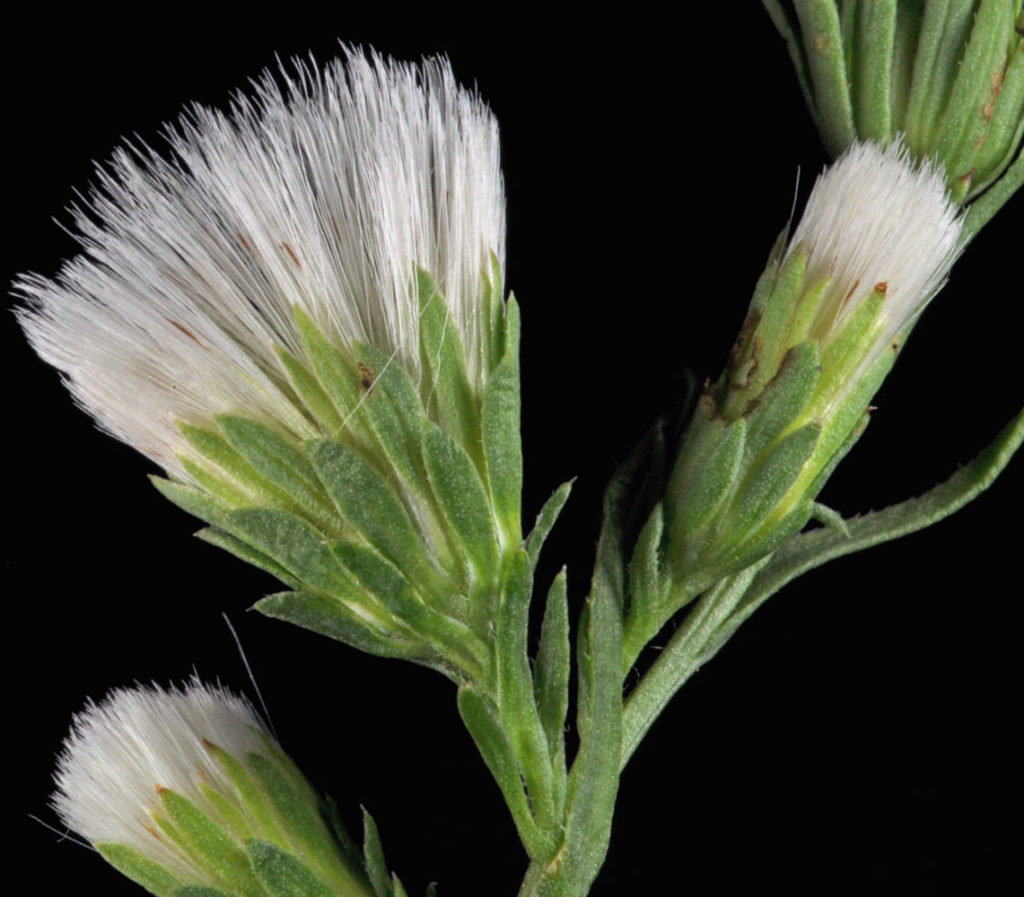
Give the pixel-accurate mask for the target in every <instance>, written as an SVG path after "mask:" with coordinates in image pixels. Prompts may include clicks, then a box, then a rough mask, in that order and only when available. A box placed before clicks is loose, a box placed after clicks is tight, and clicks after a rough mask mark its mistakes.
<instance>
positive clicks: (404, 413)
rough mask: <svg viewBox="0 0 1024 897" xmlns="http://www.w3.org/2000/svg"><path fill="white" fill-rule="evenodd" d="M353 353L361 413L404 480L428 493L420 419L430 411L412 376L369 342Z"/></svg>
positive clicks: (411, 487)
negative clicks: (426, 409)
mask: <svg viewBox="0 0 1024 897" xmlns="http://www.w3.org/2000/svg"><path fill="white" fill-rule="evenodd" d="M353 352H355V353H356V364H357V367H358V370H359V377H360V379H359V387H360V389H361V390H363V396H362V399H361V400H360V403H359V406H358V409H359V410H358V413H359V414H361V415H362V416H363V417H364V418H365V420H366V423H367V425H368V426H369V427H370V428H371V429H372V430H373V432H374V434H375V435H376V437H377V440H378V441H379V443H380V445H381V447H382V448H383V450H384V454H385V455H386V456H387V458H388V460H389V461H390V462H391V465H392V466H393V467H394V469H395V470H396V471H397V473H398V475H399V477H401V479H402V481H403V482H404V483H405V484H406V485H407V486H408V487H409V488H410V489H412V490H413V491H415V492H416V493H417V494H420V495H426V494H428V493H429V488H428V486H427V482H426V476H425V473H424V470H423V457H422V451H421V448H420V440H421V435H420V427H421V424H420V421H421V418H422V417H423V416H424V414H425V413H426V412H425V409H424V407H423V402H422V401H421V400H420V396H419V393H418V392H417V390H416V386H415V385H414V384H413V382H412V378H411V377H410V376H409V374H408V372H407V371H406V370H405V368H403V367H402V365H401V364H400V363H399V362H398V359H397V357H396V356H395V355H386V354H384V353H383V352H381V351H380V350H379V349H375V348H374V347H373V346H369V345H367V344H365V343H356V344H355V346H354V347H353Z"/></svg>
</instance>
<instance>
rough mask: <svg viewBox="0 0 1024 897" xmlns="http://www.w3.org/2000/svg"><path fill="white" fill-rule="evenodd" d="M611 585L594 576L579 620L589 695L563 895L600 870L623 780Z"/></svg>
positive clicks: (583, 683)
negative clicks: (585, 635) (620, 758)
mask: <svg viewBox="0 0 1024 897" xmlns="http://www.w3.org/2000/svg"><path fill="white" fill-rule="evenodd" d="M608 586H609V583H608V582H607V581H606V580H605V579H604V578H602V577H599V576H597V575H595V577H594V582H593V586H592V588H591V592H590V595H589V597H588V599H587V606H586V614H585V615H584V619H583V620H582V621H581V624H580V626H581V629H582V627H583V626H586V627H587V637H586V639H581V640H580V650H579V651H578V658H579V672H580V690H581V693H582V692H583V691H585V692H586V694H587V695H588V699H587V701H586V705H587V713H588V714H589V719H588V720H587V722H586V725H584V726H581V727H579V728H580V732H581V739H580V748H579V753H578V754H577V756H576V760H575V762H574V763H573V766H572V771H571V773H570V774H569V786H568V801H567V807H568V814H567V819H566V828H565V839H564V848H563V850H564V856H565V862H564V863H563V865H562V867H561V871H560V879H559V880H560V881H562V882H564V883H565V884H564V885H563V887H564V888H565V893H571V894H585V893H587V890H588V888H589V887H590V884H591V882H592V881H593V880H594V877H595V876H596V875H597V872H598V870H599V869H600V868H601V864H602V862H603V861H604V856H605V853H606V852H607V850H608V839H609V836H610V834H611V820H612V812H613V810H614V807H615V795H616V793H617V791H618V783H619V757H620V752H621V733H622V616H621V609H620V605H619V602H618V599H617V597H616V595H615V594H614V591H613V589H611V588H609V587H608ZM581 703H582V702H581ZM583 733H585V734H583ZM562 852H563V851H559V853H560V854H561V853H562Z"/></svg>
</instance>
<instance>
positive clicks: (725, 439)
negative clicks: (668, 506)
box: [670, 417, 747, 563]
mask: <svg viewBox="0 0 1024 897" xmlns="http://www.w3.org/2000/svg"><path fill="white" fill-rule="evenodd" d="M695 424H696V419H695ZM699 425H700V430H701V432H699V433H697V431H696V430H695V431H694V432H695V434H696V435H695V437H694V441H693V442H692V443H691V444H690V445H689V446H687V447H686V448H685V449H684V452H685V454H684V455H683V457H684V458H685V466H683V467H681V468H680V471H679V473H678V474H676V475H674V476H673V478H672V492H671V500H672V502H673V507H672V510H671V516H670V519H671V520H672V528H673V530H672V531H673V534H674V539H675V540H676V541H677V542H681V543H682V544H685V545H686V546H687V547H688V548H689V552H688V554H689V555H694V556H695V555H696V554H697V553H698V552H699V551H700V550H701V548H702V547H703V540H702V539H701V537H700V535H699V534H700V532H701V530H703V529H704V528H705V527H706V526H707V525H708V524H709V523H710V522H713V521H714V520H715V519H716V518H717V516H718V515H719V514H720V513H721V511H722V509H723V508H724V507H725V506H726V504H727V503H728V502H729V501H730V499H731V497H732V495H733V494H734V492H735V490H736V486H737V479H738V477H739V476H740V473H741V470H742V462H743V458H744V455H745V447H746V438H747V422H746V420H744V419H743V418H739V419H737V420H735V421H733V422H732V423H728V422H726V421H725V420H724V419H722V418H720V417H712V418H701V419H700V421H699ZM698 440H699V441H698ZM692 560H693V558H692V557H690V556H688V557H687V558H686V559H685V563H692Z"/></svg>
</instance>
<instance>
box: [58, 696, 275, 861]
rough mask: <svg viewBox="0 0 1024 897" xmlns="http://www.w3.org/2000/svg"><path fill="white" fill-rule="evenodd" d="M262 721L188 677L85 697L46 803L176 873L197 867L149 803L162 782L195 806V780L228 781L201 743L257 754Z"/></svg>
mask: <svg viewBox="0 0 1024 897" xmlns="http://www.w3.org/2000/svg"><path fill="white" fill-rule="evenodd" d="M268 738H269V736H268V735H267V734H266V732H265V729H264V727H263V724H262V723H261V722H260V720H259V717H258V716H257V715H256V712H255V711H254V710H253V709H252V706H251V705H250V704H249V703H248V702H247V701H246V700H244V699H243V698H240V697H238V696H237V695H235V694H232V693H231V692H229V691H227V690H225V689H223V688H220V687H217V686H211V685H205V684H203V683H202V682H200V681H198V680H196V679H193V680H192V681H191V682H189V683H188V684H187V685H186V686H185V687H184V688H181V689H178V688H173V687H172V688H170V689H163V688H161V687H160V686H157V685H151V686H139V687H135V688H120V689H116V690H114V691H112V692H110V694H108V695H107V696H106V697H105V698H104V699H103V700H102V701H101V702H100V703H99V704H96V703H93V702H91V701H90V702H89V704H88V705H87V706H86V708H85V710H83V711H82V712H81V713H79V714H77V715H76V716H75V718H74V720H73V721H72V724H71V734H70V735H69V736H68V737H67V739H66V740H65V742H64V746H63V749H62V751H61V753H60V757H59V758H58V761H57V772H56V774H55V776H54V777H55V779H56V782H57V791H56V793H55V794H54V796H53V799H52V805H53V808H54V809H55V810H56V811H57V814H58V816H59V817H60V819H61V821H62V822H63V823H64V824H65V825H66V826H67V827H68V828H70V829H71V830H72V831H75V832H77V833H78V834H80V835H81V836H82V837H84V838H86V839H88V840H89V841H92V842H94V843H97V842H99V843H102V842H108V841H109V842H115V843H118V844H125V845H128V846H129V847H134V848H135V849H136V850H139V851H141V852H142V853H143V854H145V855H147V856H150V857H152V858H153V859H155V860H157V861H158V862H159V863H161V865H163V866H165V867H167V868H168V869H170V870H171V871H172V872H176V873H178V874H179V875H184V876H185V878H186V879H191V878H196V876H197V875H200V880H201V873H200V870H198V869H197V868H196V867H195V866H194V865H193V864H192V862H191V860H189V859H188V857H187V856H186V855H185V854H184V853H182V852H181V851H180V850H179V849H178V848H177V847H175V846H173V845H172V844H171V843H168V842H167V841H166V840H165V838H164V836H163V835H162V834H161V833H160V832H159V831H158V829H157V828H156V826H155V825H154V824H153V820H152V819H151V817H150V812H151V811H152V810H153V808H154V807H156V806H157V805H158V804H159V797H158V789H160V788H167V789H170V790H171V791H174V792H177V793H178V794H181V795H182V796H184V797H187V798H188V799H189V800H191V801H193V802H194V803H198V804H199V805H203V804H205V798H204V797H203V795H202V793H201V791H200V789H199V785H200V783H203V784H205V785H207V786H209V787H211V788H213V789H214V790H216V791H220V792H221V793H226V794H231V793H234V786H233V785H232V784H231V781H230V779H228V777H227V776H226V775H225V773H224V771H223V770H222V769H221V767H220V766H219V765H218V764H217V763H216V761H215V760H214V759H213V757H211V755H210V751H209V748H208V746H207V745H208V744H214V745H216V746H217V747H218V748H220V749H221V750H223V751H225V752H226V753H228V754H230V755H231V756H233V757H235V758H236V759H239V760H242V761H244V758H245V756H246V754H247V753H248V752H250V751H258V752H261V753H263V754H266V753H267V739H268Z"/></svg>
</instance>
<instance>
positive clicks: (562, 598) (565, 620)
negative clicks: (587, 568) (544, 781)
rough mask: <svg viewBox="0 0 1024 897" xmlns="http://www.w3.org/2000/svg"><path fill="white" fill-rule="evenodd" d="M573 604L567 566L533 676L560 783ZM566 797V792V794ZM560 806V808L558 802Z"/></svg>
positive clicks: (551, 593) (547, 612) (552, 592)
mask: <svg viewBox="0 0 1024 897" xmlns="http://www.w3.org/2000/svg"><path fill="white" fill-rule="evenodd" d="M570 653H571V651H570V646H569V604H568V593H567V587H566V575H565V568H564V567H563V568H562V570H561V571H560V572H559V573H558V575H557V576H556V577H555V578H554V581H553V582H552V583H551V588H550V589H549V590H548V598H547V604H546V605H545V608H544V621H543V623H542V624H541V628H540V647H539V648H538V650H537V662H536V664H535V665H534V671H533V678H534V690H535V692H536V701H537V709H538V712H539V714H540V721H541V726H542V727H543V729H544V737H545V738H546V740H547V743H548V752H549V754H550V756H551V766H552V770H553V773H554V777H555V782H556V785H557V782H558V779H559V777H560V776H559V774H560V773H561V775H562V776H564V774H565V731H564V729H565V719H566V714H567V713H568V709H569V671H570ZM563 784H564V783H563ZM563 797H564V795H563ZM555 803H556V807H557V803H558V802H557V801H556V802H555Z"/></svg>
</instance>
